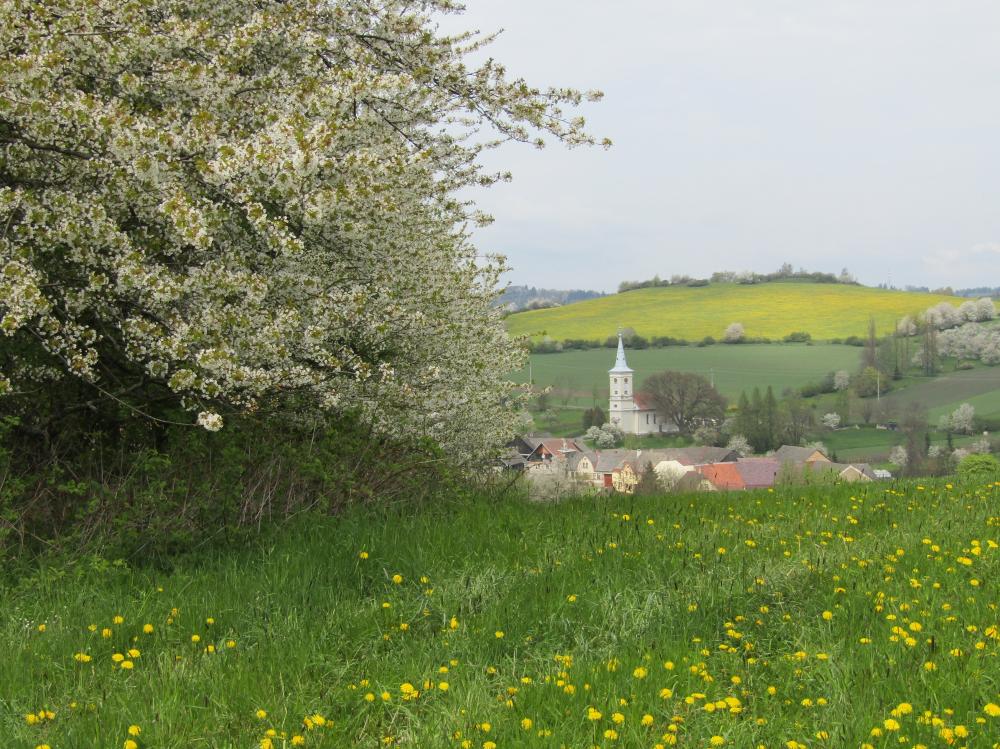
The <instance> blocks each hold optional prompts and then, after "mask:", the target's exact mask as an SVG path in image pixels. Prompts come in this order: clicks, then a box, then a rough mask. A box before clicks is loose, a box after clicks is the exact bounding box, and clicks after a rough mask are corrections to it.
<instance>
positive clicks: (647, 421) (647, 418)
mask: <svg viewBox="0 0 1000 749" xmlns="http://www.w3.org/2000/svg"><path fill="white" fill-rule="evenodd" d="M646 423H647V424H648V423H649V414H646Z"/></svg>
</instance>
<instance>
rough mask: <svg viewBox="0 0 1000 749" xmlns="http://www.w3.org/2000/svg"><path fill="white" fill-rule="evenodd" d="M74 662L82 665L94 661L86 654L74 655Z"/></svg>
mask: <svg viewBox="0 0 1000 749" xmlns="http://www.w3.org/2000/svg"><path fill="white" fill-rule="evenodd" d="M73 660H75V661H78V662H80V663H90V662H91V661H92V660H93V658H92V657H91V656H89V655H87V654H86V653H75V654H74V655H73Z"/></svg>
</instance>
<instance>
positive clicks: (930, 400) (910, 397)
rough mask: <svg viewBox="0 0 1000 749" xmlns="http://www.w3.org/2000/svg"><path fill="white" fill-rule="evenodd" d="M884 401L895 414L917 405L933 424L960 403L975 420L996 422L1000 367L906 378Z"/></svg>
mask: <svg viewBox="0 0 1000 749" xmlns="http://www.w3.org/2000/svg"><path fill="white" fill-rule="evenodd" d="M885 400H886V401H887V402H888V403H889V404H890V405H891V408H892V409H893V411H894V412H895V413H897V414H901V413H902V412H903V410H904V409H905V408H906V406H907V405H908V404H910V403H920V404H921V405H923V406H924V407H925V408H927V412H928V418H929V419H930V420H931V423H933V424H936V423H937V421H938V419H939V418H940V417H941V415H942V414H945V413H951V412H952V411H954V410H955V409H956V408H958V406H959V405H960V404H962V403H971V404H972V405H973V406H975V408H976V415H977V416H980V417H985V418H997V417H1000V366H997V367H985V366H983V367H976V368H975V369H969V370H965V371H958V372H945V373H943V374H940V375H937V376H935V377H919V378H909V379H908V380H907V381H906V383H905V385H904V387H902V388H899V389H894V390H893V391H891V392H890V393H889V394H888V395H887V396H885Z"/></svg>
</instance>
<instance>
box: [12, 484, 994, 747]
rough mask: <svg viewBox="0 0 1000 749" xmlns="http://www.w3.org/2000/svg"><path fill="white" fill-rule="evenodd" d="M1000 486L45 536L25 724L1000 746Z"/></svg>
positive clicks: (78, 742) (559, 740) (17, 678)
mask: <svg viewBox="0 0 1000 749" xmlns="http://www.w3.org/2000/svg"><path fill="white" fill-rule="evenodd" d="M998 499H1000V496H998V490H997V487H996V486H993V485H986V486H979V485H962V484H959V485H958V486H956V487H955V488H951V487H950V486H948V485H945V484H944V482H943V481H942V482H930V483H927V484H924V485H918V484H917V483H916V482H904V483H893V484H870V485H863V486H862V485H852V486H845V487H842V488H829V487H823V488H819V487H816V488H811V489H810V488H806V489H791V488H785V489H779V490H777V491H775V492H774V493H768V492H763V493H756V494H738V495H724V494H723V495H699V496H697V497H695V496H687V497H685V496H680V497H678V496H674V497H652V498H630V497H597V498H586V499H580V500H572V501H568V502H565V503H562V504H539V503H529V502H527V501H525V500H523V499H520V498H519V497H506V498H503V497H501V496H495V497H489V498H487V497H475V496H471V497H469V498H466V499H458V498H454V497H453V498H450V499H442V500H439V502H438V503H436V504H433V505H430V506H427V507H425V508H423V509H406V510H398V509H397V510H393V511H385V510H375V509H368V510H357V511H353V512H351V513H349V514H347V515H346V516H344V517H341V518H329V517H321V516H309V517H304V518H303V519H302V520H301V522H298V523H295V524H293V525H291V526H289V527H286V528H285V529H283V530H280V531H273V530H272V531H267V532H265V533H264V535H263V536H261V537H260V538H259V539H258V541H256V542H255V543H254V544H253V546H252V547H251V548H247V549H244V550H230V551H221V550H218V551H214V552H205V551H202V552H201V553H200V554H195V555H191V556H188V557H181V558H175V559H174V560H173V561H172V563H171V565H170V568H169V569H156V568H152V567H144V566H137V567H135V568H130V567H129V566H127V565H125V564H123V563H117V564H108V563H105V562H103V561H101V560H100V559H99V558H93V557H86V558H82V559H78V560H76V561H66V560H62V559H60V558H58V557H46V558H43V559H42V560H40V561H39V562H38V563H37V565H35V566H34V567H33V568H32V569H21V570H20V572H19V573H18V574H17V575H14V576H12V577H10V578H8V579H7V582H6V583H5V584H4V586H3V588H2V589H0V605H2V607H3V611H4V617H3V618H2V620H0V644H2V646H3V649H4V652H6V653H7V655H6V657H4V658H3V659H2V660H0V694H2V695H3V703H2V704H3V709H2V710H0V734H2V735H4V736H6V737H7V739H6V740H5V742H4V743H5V746H12V747H28V749H31V747H36V746H42V745H48V746H50V747H52V749H92V748H93V747H98V746H100V747H123V746H126V744H125V742H126V741H127V740H131V741H134V742H135V744H134V746H136V747H138V748H139V749H147V748H149V749H152V748H153V747H156V748H157V749H182V748H183V749H187V748H188V747H232V748H234V749H235V748H236V747H241V748H249V747H254V748H257V747H263V748H264V749H269V748H273V749H286V747H291V746H305V747H324V748H326V749H334V748H335V747H346V746H356V747H362V748H369V749H375V747H386V746H398V747H413V748H415V749H416V748H420V749H424V748H425V747H432V748H436V747H442V748H447V749H462V748H463V747H466V748H468V749H493V748H494V747H496V749H506V748H508V747H509V748H513V747H529V748H531V747H538V748H540V749H541V748H543V747H544V748H546V749H548V748H549V747H559V746H567V747H595V746H596V747H602V748H604V749H609V748H610V747H618V746H621V747H642V748H643V749H647V748H648V749H652V748H653V747H656V746H661V747H665V746H674V745H676V746H679V747H689V748H691V749H704V748H706V747H716V746H723V747H732V748H733V749H736V748H742V747H757V746H766V747H769V748H773V749H778V748H779V747H786V746H794V747H810V748H812V747H859V746H875V747H889V746H905V747H915V746H919V745H924V746H928V747H937V746H947V745H948V744H949V743H950V744H952V745H955V746H968V747H989V746H991V745H992V743H993V742H995V741H997V740H998V739H1000V718H997V717H994V713H996V712H997V711H998V710H997V709H995V708H994V706H995V705H996V704H998V703H1000V685H998V681H997V674H998V670H997V662H998V656H1000V639H998V637H1000V635H998V632H997V628H996V626H997V615H996V611H995V601H996V599H997V584H998V583H997V581H998V580H1000V551H998V549H997V544H996V542H997V540H998V536H1000V534H998V531H997V525H996V522H995V521H996V517H995V516H996V507H997V501H998ZM737 508H738V509H737ZM397 575H398V577H395V576H397ZM146 625H149V626H148V627H147V626H146ZM130 651H131V652H130ZM126 662H127V663H129V664H130V665H131V668H126V667H125V663H126ZM29 716H30V717H29ZM130 726H134V727H135V728H134V729H133V734H134V735H133V736H131V737H130V734H129V727H130ZM135 729H138V731H137V733H136V730H135ZM873 730H874V731H876V734H877V735H875V736H872V731H873ZM296 737H298V738H296ZM903 737H905V738H906V740H905V741H899V739H901V738H903ZM949 737H950V738H951V739H952V741H948V740H946V739H947V738H949ZM956 739H957V741H956ZM790 742H797V743H790ZM863 742H869V743H868V744H865V743H863ZM130 746H131V745H130Z"/></svg>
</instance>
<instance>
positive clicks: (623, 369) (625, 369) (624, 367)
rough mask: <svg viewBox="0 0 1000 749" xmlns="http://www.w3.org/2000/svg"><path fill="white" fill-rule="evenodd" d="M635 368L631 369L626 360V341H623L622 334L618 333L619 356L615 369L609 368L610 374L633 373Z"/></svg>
mask: <svg viewBox="0 0 1000 749" xmlns="http://www.w3.org/2000/svg"><path fill="white" fill-rule="evenodd" d="M633 371H634V370H632V369H630V368H629V366H628V362H626V361H625V343H624V342H623V341H622V334H621V333H619V334H618V356H617V358H616V359H615V366H614V368H613V369H609V370H608V374H615V373H619V374H631V373H632V372H633Z"/></svg>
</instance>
